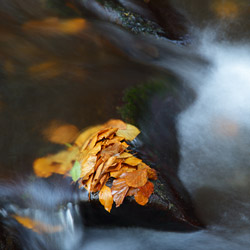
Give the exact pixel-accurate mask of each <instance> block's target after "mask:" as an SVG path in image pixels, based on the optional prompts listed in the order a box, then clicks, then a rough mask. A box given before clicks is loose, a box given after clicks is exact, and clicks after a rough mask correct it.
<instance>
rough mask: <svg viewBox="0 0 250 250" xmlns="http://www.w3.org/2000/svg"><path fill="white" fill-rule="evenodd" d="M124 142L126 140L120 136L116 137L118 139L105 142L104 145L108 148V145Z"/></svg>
mask: <svg viewBox="0 0 250 250" xmlns="http://www.w3.org/2000/svg"><path fill="white" fill-rule="evenodd" d="M122 140H124V138H122V137H119V136H116V137H114V138H113V139H110V140H105V141H104V145H105V146H108V145H110V144H114V143H119V142H121V141H122Z"/></svg>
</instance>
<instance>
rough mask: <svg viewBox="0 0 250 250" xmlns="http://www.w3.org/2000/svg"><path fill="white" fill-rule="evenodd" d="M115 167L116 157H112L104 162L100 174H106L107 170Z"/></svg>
mask: <svg viewBox="0 0 250 250" xmlns="http://www.w3.org/2000/svg"><path fill="white" fill-rule="evenodd" d="M115 165H116V156H112V157H110V158H109V159H108V160H107V161H106V162H105V164H104V167H103V169H102V173H103V174H104V173H106V172H108V169H109V168H110V167H112V166H115Z"/></svg>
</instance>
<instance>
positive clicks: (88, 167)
mask: <svg viewBox="0 0 250 250" xmlns="http://www.w3.org/2000/svg"><path fill="white" fill-rule="evenodd" d="M96 161H97V156H95V155H89V156H88V157H87V159H86V160H85V161H84V162H81V167H82V169H81V175H80V177H82V178H83V179H86V178H88V177H89V175H90V174H93V173H94V169H95V164H96Z"/></svg>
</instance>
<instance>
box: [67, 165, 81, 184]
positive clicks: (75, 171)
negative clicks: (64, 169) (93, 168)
mask: <svg viewBox="0 0 250 250" xmlns="http://www.w3.org/2000/svg"><path fill="white" fill-rule="evenodd" d="M69 173H70V175H71V177H72V179H73V181H74V182H76V181H77V180H78V179H79V178H80V175H81V164H80V162H79V161H75V163H74V166H73V168H72V169H71V170H70V172H69Z"/></svg>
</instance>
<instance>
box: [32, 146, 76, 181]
mask: <svg viewBox="0 0 250 250" xmlns="http://www.w3.org/2000/svg"><path fill="white" fill-rule="evenodd" d="M78 153H79V149H78V148H76V147H71V148H69V149H68V150H64V151H61V152H59V153H57V154H55V155H48V156H46V157H42V158H38V159H36V160H35V161H34V163H33V169H34V172H35V174H36V175H37V176H39V177H45V178H47V177H49V176H51V175H52V174H53V173H56V174H62V175H64V174H67V173H68V172H69V171H70V170H71V168H72V166H73V164H72V162H73V161H75V159H76V156H77V154H78Z"/></svg>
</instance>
